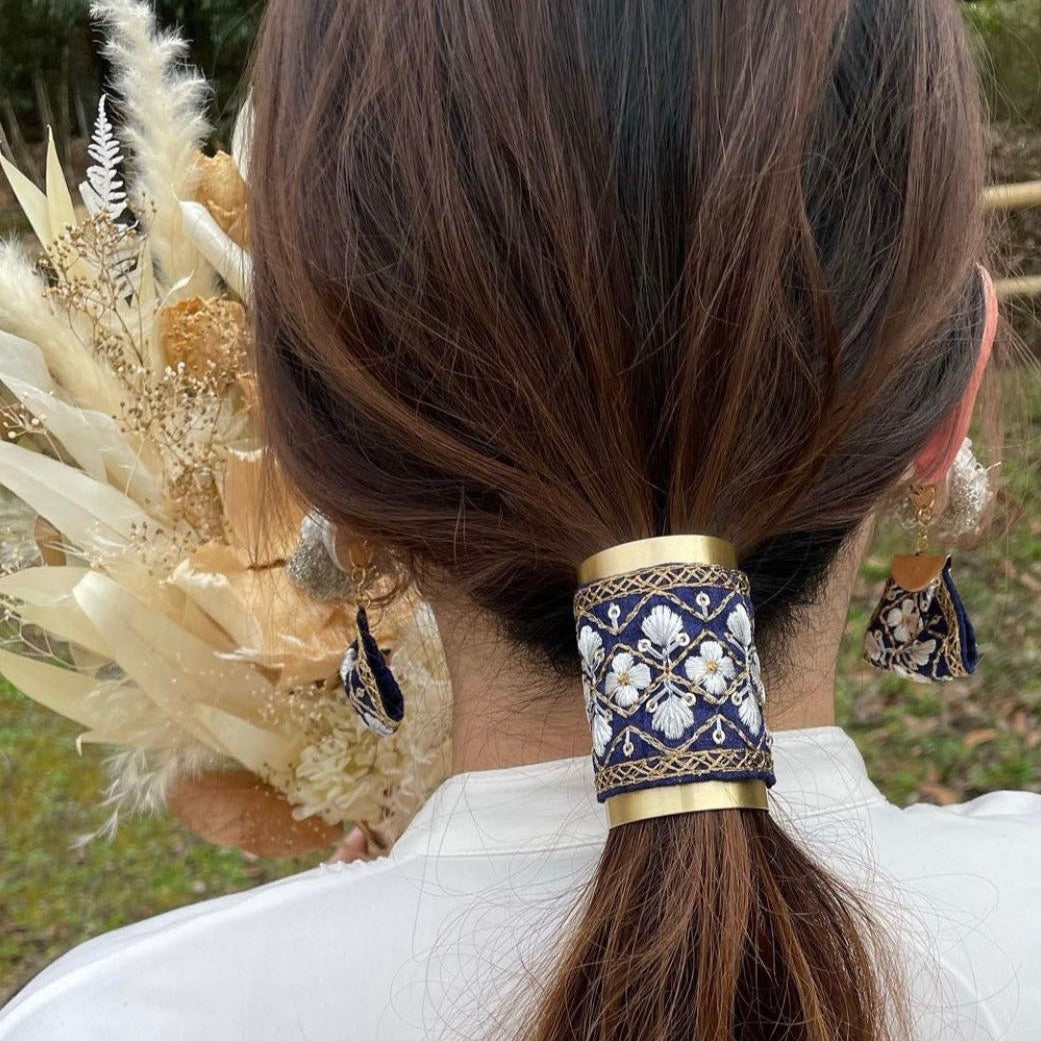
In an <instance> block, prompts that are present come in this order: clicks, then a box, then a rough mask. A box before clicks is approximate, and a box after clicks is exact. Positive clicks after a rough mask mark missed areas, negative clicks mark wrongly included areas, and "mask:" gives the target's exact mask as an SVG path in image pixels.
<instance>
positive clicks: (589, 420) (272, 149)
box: [251, 0, 982, 1041]
mask: <svg viewBox="0 0 1041 1041" xmlns="http://www.w3.org/2000/svg"><path fill="white" fill-rule="evenodd" d="M976 89H977V88H976V84H975V80H974V74H973V70H972V67H971V61H970V58H969V55H968V53H967V51H966V46H965V42H964V39H963V36H962V30H961V26H960V24H959V16H958V13H957V10H956V6H955V4H953V3H951V2H950V0H803V2H801V3H799V4H792V3H782V2H764V0H687V2H682V3H681V2H667V0H661V2H657V0H646V2H640V3H632V2H631V0H513V2H511V3H506V4H503V3H496V2H495V0H349V2H348V0H270V2H269V5H268V10H267V15H266V21H265V26H264V30H263V33H262V39H261V42H260V45H259V49H258V52H257V56H256V65H255V75H254V101H255V142H256V143H255V147H254V152H253V157H252V164H251V181H252V192H253V202H252V214H253V221H254V227H253V250H254V262H255V277H254V286H253V291H254V295H255V307H254V314H255V320H256V338H257V363H258V368H259V377H260V387H261V393H262V398H263V401H264V403H265V406H266V415H267V420H268V429H269V434H270V438H271V443H272V445H273V447H274V450H275V453H276V455H277V458H278V460H279V461H280V463H281V464H282V467H283V468H284V470H285V471H286V473H287V474H288V475H289V477H290V479H291V481H292V482H293V483H294V484H295V486H296V487H297V488H298V489H299V490H300V492H301V494H302V495H303V496H304V497H305V498H306V500H307V501H308V502H310V503H312V504H314V505H315V506H316V507H317V508H319V509H320V510H321V511H322V512H323V513H324V514H326V515H327V516H328V517H329V518H331V519H332V520H333V521H335V522H336V523H338V524H341V525H344V526H345V527H346V528H347V529H348V530H350V531H352V532H354V533H357V534H358V535H359V536H362V537H368V538H372V539H374V540H378V541H379V542H380V543H381V544H384V545H388V546H391V547H393V549H394V551H395V553H396V554H397V556H398V557H399V558H400V559H401V560H402V561H403V562H404V563H405V564H406V565H407V566H408V567H409V568H410V569H411V570H412V573H414V574H416V575H418V577H419V579H420V581H421V582H422V581H424V580H425V579H426V578H436V579H437V580H443V581H447V582H449V583H451V585H452V586H454V587H455V588H457V589H459V590H461V591H463V592H464V593H465V594H466V595H467V596H468V597H469V598H470V599H471V600H472V601H473V603H474V604H475V605H477V606H478V607H480V608H482V609H484V610H486V611H488V612H491V614H492V615H494V616H495V617H496V618H498V619H499V620H500V621H501V624H502V626H503V628H504V630H505V631H506V632H507V633H508V634H509V636H510V637H512V638H513V639H514V640H516V641H519V642H520V643H522V644H524V645H527V646H529V647H531V648H536V649H537V650H539V651H540V652H542V653H543V654H544V655H545V657H546V659H547V662H549V663H551V664H553V665H555V666H557V667H558V668H561V669H565V670H568V672H569V674H571V675H575V674H576V672H577V666H576V664H575V649H574V643H573V628H572V618H571V598H572V596H573V593H574V590H575V566H576V564H578V562H579V561H581V560H582V559H583V558H584V557H586V556H587V555H589V554H590V553H593V552H595V551H597V550H599V549H603V548H604V547H606V546H609V545H612V544H615V543H618V542H623V541H626V540H629V539H634V538H641V537H645V536H651V535H657V534H663V533H669V532H702V533H707V534H715V535H719V536H722V537H725V538H727V539H730V540H731V541H733V542H735V543H736V544H737V547H738V551H739V553H740V556H741V558H742V567H743V568H744V570H745V571H746V572H747V573H748V575H749V578H750V580H751V585H752V593H753V599H754V601H755V604H756V612H757V627H758V632H759V634H760V635H761V637H762V639H763V643H764V652H765V653H766V655H767V661H768V663H769V662H770V661H771V660H772V661H773V662H775V663H776V662H777V661H778V659H779V658H780V656H781V655H782V653H783V648H784V645H785V642H786V641H787V640H788V639H789V638H790V635H791V634H790V630H791V628H792V625H793V618H794V617H795V615H796V612H795V610H794V609H795V608H796V607H797V606H798V605H799V604H801V603H806V602H809V601H812V599H813V598H814V596H815V595H816V593H817V590H818V587H819V584H820V582H821V580H822V577H823V576H824V574H825V573H826V571H827V570H828V568H829V567H830V565H831V563H832V561H833V559H834V557H835V554H836V552H837V550H838V548H839V547H840V546H841V544H842V543H843V542H844V540H846V538H847V537H848V536H849V535H850V533H851V532H852V531H854V530H855V529H856V528H857V527H858V526H859V525H860V524H861V523H862V522H863V520H864V519H865V517H866V516H867V515H868V514H869V512H870V511H871V510H872V508H873V507H874V506H875V505H876V504H877V502H878V501H879V499H880V497H881V496H882V495H883V494H884V493H885V492H886V491H887V490H888V489H890V488H891V487H892V486H893V485H894V483H895V482H897V480H898V479H899V478H900V476H901V474H903V473H904V472H905V471H906V469H907V467H908V466H909V464H910V463H911V461H912V460H913V458H914V456H915V455H916V453H917V452H918V451H919V450H920V449H921V448H922V447H923V445H924V444H925V443H926V441H927V440H928V438H929V436H930V434H931V433H932V432H933V431H934V430H935V429H937V427H938V426H939V424H940V421H941V420H942V419H943V417H944V416H945V415H946V414H947V413H948V412H949V411H950V409H951V408H952V406H953V405H954V404H955V403H956V402H957V400H958V399H959V397H960V395H961V393H962V391H963V389H964V388H965V386H966V384H967V382H968V379H969V375H970V372H971V370H972V367H973V363H974V359H975V355H976V350H977V344H978V339H979V331H980V325H981V318H980V300H979V289H978V286H977V284H976V280H975V279H974V277H973V265H974V262H975V260H976V254H977V250H978V248H979V229H978V223H977V206H976V200H977V197H978V193H979V191H980V188H981V179H982V174H981V169H982V162H981V155H980V151H981V134H980V117H979V113H978V109H977V97H976ZM871 936H872V933H871V926H870V920H869V917H868V915H867V914H866V912H865V911H864V910H863V908H862V907H861V906H860V904H859V903H858V902H857V900H856V899H855V898H854V897H853V896H852V895H850V894H849V893H846V892H844V891H843V889H842V888H841V887H840V886H838V885H837V883H836V882H834V881H833V880H832V879H831V878H830V877H829V876H828V875H827V874H826V873H825V872H824V871H823V870H822V869H820V868H819V867H818V866H816V865H815V864H814V863H813V861H812V860H811V859H810V858H809V857H808V856H807V855H806V854H804V853H802V852H801V851H800V850H799V849H798V848H797V846H796V845H795V844H794V842H793V841H792V840H791V839H789V838H788V837H786V836H785V834H784V833H782V832H781V830H780V829H779V828H778V827H777V826H776V824H774V823H773V822H772V821H771V820H770V819H769V818H768V817H766V816H764V815H759V814H742V813H738V812H728V813H703V814H693V815H688V816H683V817H675V818H666V819H662V820H657V821H649V822H642V823H640V824H635V825H630V826H626V827H624V828H620V829H616V830H614V831H613V832H612V833H611V834H610V836H609V838H608V840H607V845H606V848H605V850H604V853H603V858H602V861H601V864H600V866H599V869H598V872H597V876H596V879H595V880H594V882H593V888H592V896H591V899H590V900H589V901H588V903H587V905H586V910H585V911H584V913H583V917H582V919H581V921H580V923H579V924H578V926H577V928H576V929H575V931H574V934H573V935H572V936H571V938H570V939H569V941H568V943H567V946H566V949H565V951H564V953H563V955H562V960H561V964H560V966H559V968H558V969H557V971H556V975H555V977H554V978H553V979H552V980H551V981H548V982H547V984H546V987H545V990H544V993H543V995H542V997H541V999H540V1002H539V1004H538V1007H537V1008H536V1009H535V1010H534V1011H533V1012H532V1014H531V1016H530V1022H529V1025H528V1027H527V1030H526V1033H525V1037H526V1038H529V1039H538V1041H551V1039H560V1041H563V1039H594V1038H595V1039H598V1041H635V1039H638V1038H639V1039H644V1038H646V1039H654V1041H679V1039H689V1038H692V1037H697V1038H698V1039H699V1041H725V1039H731V1038H740V1039H741V1041H756V1039H764V1041H765V1039H772V1041H802V1039H806V1041H834V1039H840V1038H841V1039H843V1041H847V1039H848V1041H869V1039H871V1041H877V1039H880V1038H883V1037H887V1036H889V1028H888V1027H887V1025H886V1016H885V1012H884V1008H883V1006H884V1000H883V998H884V991H885V987H884V986H883V985H882V984H880V983H879V982H878V979H879V977H878V975H877V971H878V962H877V958H878V955H877V953H876V950H875V945H874V943H873V941H872V939H871Z"/></svg>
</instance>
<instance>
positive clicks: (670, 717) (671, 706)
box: [651, 694, 694, 741]
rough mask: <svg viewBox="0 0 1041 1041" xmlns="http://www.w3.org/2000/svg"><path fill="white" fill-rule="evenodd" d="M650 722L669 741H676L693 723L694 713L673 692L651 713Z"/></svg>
mask: <svg viewBox="0 0 1041 1041" xmlns="http://www.w3.org/2000/svg"><path fill="white" fill-rule="evenodd" d="M651 724H652V725H653V726H654V728H655V729H656V730H660V731H661V732H662V733H663V734H664V735H665V736H666V737H667V738H668V739H669V740H670V741H677V740H679V739H680V738H681V737H683V735H684V734H685V733H686V732H687V731H688V730H689V729H690V728H691V727H692V726H693V725H694V713H693V712H692V711H691V709H690V706H689V705H688V704H687V703H686V702H685V701H684V700H683V699H682V698H680V697H677V696H676V695H675V694H673V695H670V696H669V697H667V698H665V699H663V700H662V702H661V703H660V704H659V705H658V707H657V708H656V709H655V710H654V712H652V713H651Z"/></svg>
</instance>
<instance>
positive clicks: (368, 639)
mask: <svg viewBox="0 0 1041 1041" xmlns="http://www.w3.org/2000/svg"><path fill="white" fill-rule="evenodd" d="M350 564H351V571H350V576H351V582H352V584H353V586H354V589H355V597H356V599H357V603H358V618H357V624H358V635H357V637H356V638H355V640H354V642H353V643H352V644H351V645H350V647H348V648H347V653H346V654H344V656H343V664H342V665H341V666H340V679H341V680H342V681H343V690H344V693H345V694H346V695H347V700H348V701H349V702H350V703H351V705H353V706H354V709H355V711H356V712H357V713H358V715H359V716H361V718H362V722H363V723H364V724H365V725H366V726H367V727H368V728H369V729H370V730H371V731H372V732H373V733H374V734H377V735H379V736H380V737H388V736H390V735H391V734H393V733H394V731H395V730H397V729H398V727H399V726H400V725H401V720H402V719H403V718H404V715H405V696H404V694H402V692H401V687H400V686H399V685H398V681H397V680H396V679H395V678H394V674H393V673H392V672H391V671H390V665H389V663H388V661H387V656H386V654H385V653H384V652H383V651H382V650H381V649H380V645H379V644H378V643H377V642H376V639H375V637H374V636H373V635H372V629H371V627H370V625H369V616H368V611H367V607H368V592H369V587H370V585H371V583H372V579H373V578H374V577H375V576H374V568H373V558H372V553H371V551H370V549H369V546H368V544H367V543H362V544H361V546H352V547H351V550H350Z"/></svg>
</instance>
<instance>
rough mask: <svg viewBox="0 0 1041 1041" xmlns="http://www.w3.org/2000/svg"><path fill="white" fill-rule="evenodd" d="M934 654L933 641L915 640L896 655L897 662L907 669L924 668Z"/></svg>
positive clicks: (934, 646) (934, 644)
mask: <svg viewBox="0 0 1041 1041" xmlns="http://www.w3.org/2000/svg"><path fill="white" fill-rule="evenodd" d="M935 653H936V641H935V640H916V641H915V642H914V643H912V644H910V646H908V647H903V648H901V649H900V651H899V653H898V658H899V660H900V661H901V662H902V663H903V664H904V665H905V666H906V667H908V668H918V669H921V668H924V667H925V666H927V665H928V664H929V662H930V661H932V657H933V655H934V654H935Z"/></svg>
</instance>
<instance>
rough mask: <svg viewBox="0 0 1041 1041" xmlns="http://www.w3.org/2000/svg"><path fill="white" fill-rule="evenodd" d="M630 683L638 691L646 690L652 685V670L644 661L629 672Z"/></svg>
mask: <svg viewBox="0 0 1041 1041" xmlns="http://www.w3.org/2000/svg"><path fill="white" fill-rule="evenodd" d="M629 682H630V683H631V684H632V685H633V686H634V687H635V688H636V689H637V690H646V689H647V688H648V687H649V686H650V685H651V670H650V669H649V668H647V666H646V665H644V663H643V662H642V661H640V662H637V663H636V664H635V665H634V666H633V667H632V668H631V669H630V670H629Z"/></svg>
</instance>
